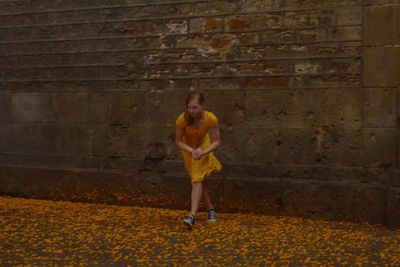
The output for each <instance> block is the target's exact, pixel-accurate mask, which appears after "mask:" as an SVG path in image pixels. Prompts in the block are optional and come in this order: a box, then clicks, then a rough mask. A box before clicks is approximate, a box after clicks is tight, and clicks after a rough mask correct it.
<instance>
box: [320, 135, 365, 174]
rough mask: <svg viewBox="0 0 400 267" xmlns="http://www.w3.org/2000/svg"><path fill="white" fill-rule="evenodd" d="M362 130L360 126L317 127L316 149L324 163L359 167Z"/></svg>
mask: <svg viewBox="0 0 400 267" xmlns="http://www.w3.org/2000/svg"><path fill="white" fill-rule="evenodd" d="M361 149H362V131H361V129H360V128H358V129H357V128H330V127H321V128H319V129H317V136H316V150H317V151H319V152H318V157H319V160H320V162H321V163H322V164H327V165H336V166H337V165H340V166H347V167H350V166H352V167H359V166H360V165H361Z"/></svg>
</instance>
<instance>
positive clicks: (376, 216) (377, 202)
mask: <svg viewBox="0 0 400 267" xmlns="http://www.w3.org/2000/svg"><path fill="white" fill-rule="evenodd" d="M388 191H389V190H388V188H387V187H383V186H373V185H359V186H357V187H356V188H355V204H354V220H355V221H356V222H369V223H371V224H386V223H387V210H386V207H387V204H388V199H387V196H388V193H389V192H388Z"/></svg>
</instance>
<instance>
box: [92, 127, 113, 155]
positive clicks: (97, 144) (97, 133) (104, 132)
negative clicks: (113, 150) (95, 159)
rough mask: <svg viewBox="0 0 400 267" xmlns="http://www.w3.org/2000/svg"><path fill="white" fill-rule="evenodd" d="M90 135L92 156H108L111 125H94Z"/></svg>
mask: <svg viewBox="0 0 400 267" xmlns="http://www.w3.org/2000/svg"><path fill="white" fill-rule="evenodd" d="M90 133H91V137H90V155H91V156H108V143H109V139H110V137H109V125H105V124H96V125H93V126H92V127H91V128H90Z"/></svg>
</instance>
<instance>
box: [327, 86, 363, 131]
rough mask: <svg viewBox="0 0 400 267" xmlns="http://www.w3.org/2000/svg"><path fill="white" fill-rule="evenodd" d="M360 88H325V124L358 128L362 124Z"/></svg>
mask: <svg viewBox="0 0 400 267" xmlns="http://www.w3.org/2000/svg"><path fill="white" fill-rule="evenodd" d="M362 93H363V92H362V90H360V89H328V90H326V96H325V97H326V103H325V105H326V106H325V110H326V115H327V117H326V121H325V123H326V125H328V126H333V127H337V126H339V127H345V128H360V127H361V126H362V117H361V115H362Z"/></svg>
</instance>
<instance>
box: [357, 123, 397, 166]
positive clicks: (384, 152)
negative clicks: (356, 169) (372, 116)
mask: <svg viewBox="0 0 400 267" xmlns="http://www.w3.org/2000/svg"><path fill="white" fill-rule="evenodd" d="M397 143H398V136H397V129H396V128H363V165H364V166H367V167H381V168H390V167H396V166H397Z"/></svg>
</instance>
